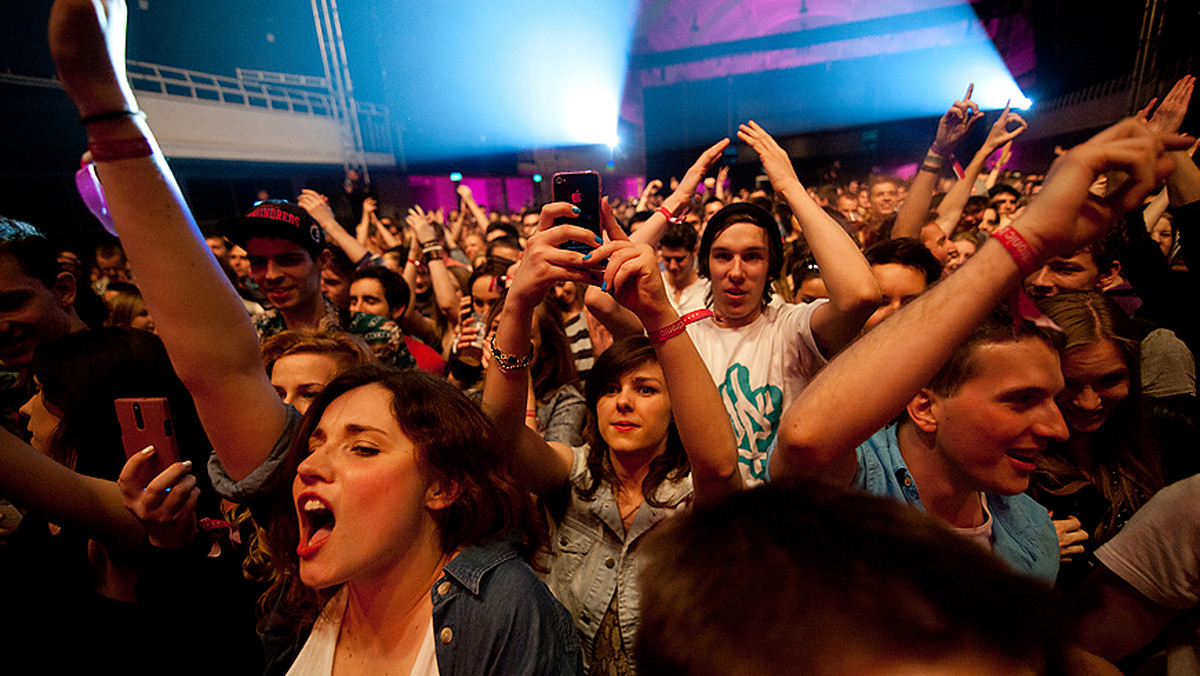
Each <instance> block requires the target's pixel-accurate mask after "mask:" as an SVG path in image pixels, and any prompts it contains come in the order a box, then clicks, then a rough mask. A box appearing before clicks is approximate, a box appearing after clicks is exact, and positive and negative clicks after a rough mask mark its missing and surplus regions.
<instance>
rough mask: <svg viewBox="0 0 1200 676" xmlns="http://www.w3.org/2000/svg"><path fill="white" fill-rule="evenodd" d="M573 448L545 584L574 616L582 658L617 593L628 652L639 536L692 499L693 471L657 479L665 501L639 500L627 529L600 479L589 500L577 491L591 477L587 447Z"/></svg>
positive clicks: (634, 619)
mask: <svg viewBox="0 0 1200 676" xmlns="http://www.w3.org/2000/svg"><path fill="white" fill-rule="evenodd" d="M573 450H574V451H575V463H574V467H573V468H572V471H571V475H572V478H571V482H572V484H573V486H572V489H571V497H570V502H569V503H568V505H567V511H566V515H565V516H564V518H563V520H562V522H561V523H559V524H558V528H557V530H556V531H555V533H554V537H553V538H551V541H550V544H551V551H552V552H553V558H552V559H551V561H550V575H549V577H548V579H547V584H549V585H550V589H551V590H553V591H554V595H555V596H556V597H558V599H559V600H560V601H562V603H563V605H565V606H566V607H567V610H569V611H570V612H571V617H573V618H574V619H575V628H576V629H577V630H578V632H579V635H580V636H581V637H582V638H583V651H584V657H585V662H586V659H587V658H588V657H589V656H590V655H591V654H592V649H593V645H592V642H593V641H594V640H595V638H596V631H597V630H598V629H599V628H600V621H601V620H602V619H603V618H604V613H605V611H606V610H608V606H609V603H610V602H611V601H612V598H613V594H616V595H617V615H618V617H619V619H620V632H621V643H622V645H623V646H624V648H625V651H626V652H627V653H628V654H629V655H630V656H631V657H632V656H633V643H634V638H635V636H636V634H637V626H638V620H639V619H640V616H641V614H640V612H639V607H640V603H639V596H638V585H637V577H638V562H639V559H640V557H639V555H638V551H639V545H640V544H641V537H642V536H643V535H644V534H646V533H647V532H648V531H650V529H652V528H653V527H654V526H655V525H657V524H658V522H660V521H662V520H663V519H665V518H667V517H669V516H671V515H672V514H674V513H675V512H676V511H678V510H681V509H685V508H686V507H687V506H689V505H690V504H691V499H692V496H693V490H692V477H691V475H690V474H689V475H688V476H686V477H684V478H683V479H681V480H680V481H675V482H671V481H666V482H664V483H663V484H662V485H660V486H659V488H658V491H657V493H656V494H655V498H656V499H657V500H658V501H660V502H663V503H664V504H665V505H666V506H665V507H653V506H651V505H650V504H649V503H642V504H641V505H640V506H639V507H638V511H637V512H636V513H635V514H634V517H633V521H632V522H631V523H630V525H629V530H628V532H627V531H626V530H625V525H624V524H623V523H622V522H621V515H620V512H619V510H618V508H617V502H616V498H615V497H614V496H613V493H612V487H611V486H609V485H608V484H601V485H600V486H599V487H598V488H597V489H596V492H595V494H594V495H593V499H592V500H584V499H583V498H581V497H579V494H578V493H577V492H576V490H575V487H577V486H578V487H582V486H586V485H588V484H590V483H591V480H590V478H589V477H590V474H589V472H588V469H587V447H586V446H585V447H579V448H575V449H573Z"/></svg>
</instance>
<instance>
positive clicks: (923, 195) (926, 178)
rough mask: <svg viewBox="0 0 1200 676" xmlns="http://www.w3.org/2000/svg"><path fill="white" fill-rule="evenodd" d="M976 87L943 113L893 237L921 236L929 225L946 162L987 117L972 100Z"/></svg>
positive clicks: (900, 214) (898, 218) (971, 86)
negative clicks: (931, 210)
mask: <svg viewBox="0 0 1200 676" xmlns="http://www.w3.org/2000/svg"><path fill="white" fill-rule="evenodd" d="M974 89H975V85H974V84H971V85H968V86H967V95H966V96H964V97H963V99H962V100H961V101H955V102H954V105H952V106H950V109H949V110H947V111H946V113H945V114H944V115H942V119H940V120H938V128H937V137H936V138H934V140H933V145H931V146H929V151H928V152H926V153H925V159H924V160H922V161H921V169H920V171H918V172H917V175H916V177H915V178H913V182H912V185H910V186H909V188H908V196H907V197H905V198H904V204H903V205H902V206H901V207H900V211H899V212H897V213H896V223H895V224H894V225H893V226H892V237H912V238H915V239H920V238H921V228H923V227H925V217H926V215H927V214H928V213H929V205H930V204H931V203H932V202H933V191H934V190H935V189H936V188H937V182H938V176H939V174H940V173H941V170H942V164H943V163H944V162H945V161H946V158H947V157H949V156H950V154H951V153H953V152H954V149H955V148H957V147H958V144H959V143H960V142H961V141H962V140H963V138H964V137H966V135H967V133H968V132H970V131H971V127H973V126H975V123H976V122H978V121H979V120H980V119H981V118H982V117H983V113H981V112H979V106H978V105H976V103H975V102H974V101H972V100H971V92H972V91H973V90H974ZM1005 110H1007V108H1006V109H1005Z"/></svg>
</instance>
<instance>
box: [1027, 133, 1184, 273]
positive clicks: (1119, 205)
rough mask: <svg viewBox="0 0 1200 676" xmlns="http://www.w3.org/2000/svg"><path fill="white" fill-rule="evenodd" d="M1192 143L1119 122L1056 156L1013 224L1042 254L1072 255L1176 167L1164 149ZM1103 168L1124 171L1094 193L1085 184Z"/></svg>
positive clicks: (1133, 205) (1139, 204)
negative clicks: (1103, 192)
mask: <svg viewBox="0 0 1200 676" xmlns="http://www.w3.org/2000/svg"><path fill="white" fill-rule="evenodd" d="M1191 142H1192V139H1190V138H1188V137H1185V136H1178V135H1176V134H1154V133H1152V132H1151V131H1150V130H1149V129H1148V128H1147V126H1146V125H1143V124H1142V123H1140V122H1138V121H1137V120H1135V119H1133V118H1129V119H1127V120H1124V121H1122V122H1119V123H1117V124H1115V125H1113V126H1111V127H1109V128H1108V129H1105V130H1104V131H1102V132H1100V133H1099V134H1097V135H1095V136H1093V137H1092V138H1091V139H1090V140H1088V141H1087V142H1086V143H1083V144H1080V145H1078V146H1075V147H1074V148H1072V149H1071V150H1070V151H1068V152H1067V153H1065V154H1064V155H1062V156H1061V157H1059V158H1058V159H1057V160H1055V162H1054V164H1053V165H1051V167H1050V172H1049V173H1048V174H1047V175H1046V180H1045V182H1044V184H1043V187H1042V191H1041V192H1040V193H1038V196H1037V198H1036V199H1034V200H1033V201H1031V202H1030V203H1029V206H1028V207H1026V209H1025V213H1024V214H1023V215H1022V217H1021V218H1020V219H1018V221H1016V222H1014V225H1013V227H1018V228H1019V229H1020V231H1021V233H1022V234H1023V235H1025V237H1026V239H1028V240H1030V244H1031V245H1032V246H1033V248H1034V250H1035V251H1037V252H1038V253H1039V254H1040V255H1041V256H1045V257H1049V256H1054V255H1059V254H1064V255H1066V254H1070V253H1072V252H1074V251H1076V250H1078V249H1079V248H1080V247H1081V246H1083V245H1085V244H1088V243H1089V242H1091V241H1093V240H1095V239H1097V238H1098V237H1100V236H1101V234H1103V233H1104V232H1105V231H1106V230H1107V228H1108V227H1109V225H1110V224H1111V223H1112V222H1113V218H1114V216H1115V215H1117V214H1120V213H1124V212H1125V211H1131V210H1133V209H1135V208H1137V207H1139V206H1141V204H1142V201H1143V200H1144V199H1145V197H1146V195H1148V194H1150V192H1151V191H1153V190H1156V189H1157V188H1158V186H1159V185H1160V184H1161V183H1162V181H1163V180H1164V179H1165V178H1166V177H1167V176H1168V175H1169V174H1170V173H1171V171H1172V170H1173V169H1174V166H1175V162H1174V161H1173V160H1172V159H1171V158H1170V157H1168V156H1167V155H1166V153H1167V151H1172V150H1183V149H1185V148H1187V147H1188V145H1189V144H1190V143H1191ZM1106 172H1122V173H1124V174H1125V175H1126V176H1125V177H1123V180H1122V177H1120V176H1115V177H1114V178H1112V179H1110V180H1109V182H1108V185H1109V188H1108V190H1107V195H1106V196H1105V197H1104V198H1098V197H1096V196H1095V195H1092V194H1090V193H1089V192H1088V188H1089V187H1090V186H1091V185H1092V184H1093V183H1094V182H1095V181H1096V179H1097V178H1098V177H1100V176H1101V175H1103V174H1105V173H1106ZM1076 214H1078V218H1076Z"/></svg>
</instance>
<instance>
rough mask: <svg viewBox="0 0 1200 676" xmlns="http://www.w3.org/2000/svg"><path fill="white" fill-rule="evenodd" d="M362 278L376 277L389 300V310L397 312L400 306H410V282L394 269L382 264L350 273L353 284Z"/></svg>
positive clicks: (384, 296) (386, 298)
mask: <svg viewBox="0 0 1200 676" xmlns="http://www.w3.org/2000/svg"><path fill="white" fill-rule="evenodd" d="M360 279H374V280H375V281H377V282H379V286H380V287H382V288H383V299H384V300H386V301H387V304H388V309H389V310H392V311H393V312H395V311H396V310H399V309H400V308H404V307H408V301H409V300H410V299H411V297H412V291H410V290H409V288H408V282H406V281H404V277H403V276H402V275H400V274H399V273H397V272H395V271H394V270H389V269H387V268H385V267H383V266H382V265H372V266H370V267H365V268H362V269H360V270H356V271H355V272H354V274H353V275H350V283H351V284H354V283H355V282H357V281H358V280H360ZM388 319H391V317H388Z"/></svg>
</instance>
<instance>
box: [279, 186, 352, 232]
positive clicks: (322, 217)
mask: <svg viewBox="0 0 1200 676" xmlns="http://www.w3.org/2000/svg"><path fill="white" fill-rule="evenodd" d="M296 204H299V205H300V208H301V209H304V210H305V211H307V212H308V215H309V216H312V217H313V220H315V221H316V222H317V223H321V224H322V225H324V222H325V221H327V220H336V219H335V218H334V216H333V209H331V208H330V207H329V198H327V197H325V196H324V195H322V194H321V193H319V192H317V191H316V190H309V189H308V188H305V189H303V190H301V191H300V195H299V196H298V197H296ZM363 206H364V208H365V207H366V204H365V203H364V204H363Z"/></svg>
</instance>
